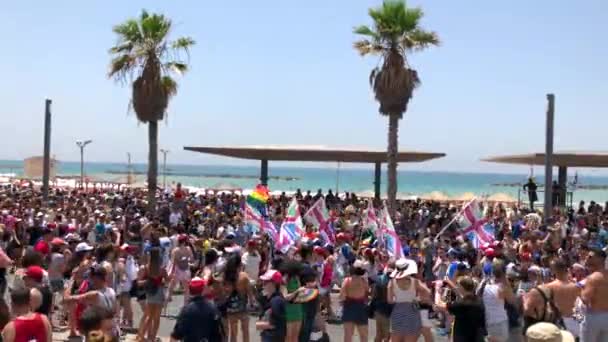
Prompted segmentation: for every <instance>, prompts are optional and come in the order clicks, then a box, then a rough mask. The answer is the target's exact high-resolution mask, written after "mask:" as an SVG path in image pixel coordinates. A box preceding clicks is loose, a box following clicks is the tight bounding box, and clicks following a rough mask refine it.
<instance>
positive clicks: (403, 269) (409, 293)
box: [387, 258, 431, 342]
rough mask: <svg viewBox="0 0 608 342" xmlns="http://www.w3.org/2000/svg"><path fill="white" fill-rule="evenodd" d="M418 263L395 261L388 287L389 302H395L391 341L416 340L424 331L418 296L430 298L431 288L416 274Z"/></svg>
mask: <svg viewBox="0 0 608 342" xmlns="http://www.w3.org/2000/svg"><path fill="white" fill-rule="evenodd" d="M416 274H418V265H417V264H416V262H415V261H414V260H411V259H405V258H401V259H399V260H397V261H396V262H395V270H394V271H393V273H391V278H392V279H391V281H390V282H389V284H388V289H387V302H388V303H389V304H394V306H393V311H392V312H391V341H397V342H415V341H418V337H420V334H421V333H422V320H421V317H420V311H419V307H418V304H417V303H416V298H421V299H424V300H426V299H430V295H431V292H430V291H429V289H428V288H427V287H426V285H424V284H423V283H422V282H420V281H419V280H418V279H416V278H414V276H415V275H416Z"/></svg>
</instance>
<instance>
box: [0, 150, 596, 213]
mask: <svg viewBox="0 0 608 342" xmlns="http://www.w3.org/2000/svg"><path fill="white" fill-rule="evenodd" d="M131 167H132V170H133V171H134V173H135V174H136V175H135V182H143V181H145V179H146V170H147V165H146V164H131ZM404 168H406V167H405V166H403V167H402V169H401V170H399V171H398V191H399V194H401V195H406V196H407V195H423V194H427V193H430V192H433V191H440V192H442V193H444V194H446V195H448V196H450V197H455V196H458V195H461V194H464V193H468V192H470V193H473V194H475V195H478V196H484V195H491V194H495V193H505V194H508V195H510V196H512V197H513V198H515V199H517V198H518V195H520V196H521V197H522V200H527V199H526V196H525V194H518V190H519V189H520V188H521V187H520V186H514V185H513V184H517V183H525V182H526V181H527V178H528V176H529V175H527V174H523V173H522V174H515V173H512V174H510V173H483V172H453V171H419V170H416V171H414V170H403V169H404ZM127 171H128V164H127V163H120V162H108V163H101V162H87V163H85V174H86V175H87V176H89V177H92V178H94V179H96V180H106V181H119V180H121V181H122V182H124V179H125V176H126V174H127ZM0 174H15V175H17V176H22V175H23V161H17V160H0ZM57 175H58V176H79V175H80V162H73V161H59V162H58V166H57ZM259 175H260V167H259V166H253V165H229V164H227V165H185V164H167V175H166V182H167V185H172V184H175V183H177V182H180V183H182V184H183V185H186V186H192V187H198V188H213V187H216V186H218V185H230V186H237V187H240V188H243V189H250V188H253V187H255V185H256V184H257V183H258V178H259ZM269 176H270V179H269V184H268V186H269V188H270V190H272V191H274V190H281V191H296V190H297V189H301V190H302V191H307V190H311V191H313V192H316V191H317V189H322V190H323V191H327V190H328V189H331V190H332V191H334V192H335V191H336V189H337V190H338V191H339V192H344V191H348V192H355V193H361V192H368V191H373V189H374V185H373V181H374V169H373V166H370V167H368V168H362V167H356V168H353V167H340V168H338V167H336V166H334V167H330V166H325V167H320V166H317V167H310V166H308V165H307V166H305V167H301V166H289V167H286V166H272V163H270V165H269ZM534 176H535V179H536V181H537V183H538V184H539V185H542V183H543V181H544V180H543V175H542V174H535V175H534ZM569 176H570V177H569V181H572V180H573V178H574V175H569ZM554 177H557V174H556V173H554ZM385 182H386V169H385V168H383V170H382V184H381V191H382V192H383V193H384V192H385V191H386V183H385ZM158 184H159V185H162V184H163V165H162V163H159V177H158ZM578 184H579V185H595V186H599V185H608V177H607V176H597V175H579V176H578ZM539 197H541V196H539ZM580 200H585V201H590V200H594V201H597V202H600V203H604V202H605V201H607V200H608V190H607V189H597V190H596V189H594V190H590V189H575V190H574V191H573V203H577V202H578V201H580Z"/></svg>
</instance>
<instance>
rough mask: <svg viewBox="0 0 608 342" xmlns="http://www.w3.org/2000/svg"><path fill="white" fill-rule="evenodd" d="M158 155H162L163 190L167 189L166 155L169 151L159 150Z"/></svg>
mask: <svg viewBox="0 0 608 342" xmlns="http://www.w3.org/2000/svg"><path fill="white" fill-rule="evenodd" d="M160 153H162V154H163V189H167V153H169V150H166V149H163V148H161V149H160Z"/></svg>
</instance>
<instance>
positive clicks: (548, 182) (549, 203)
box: [543, 94, 555, 219]
mask: <svg viewBox="0 0 608 342" xmlns="http://www.w3.org/2000/svg"><path fill="white" fill-rule="evenodd" d="M554 115H555V95H553V94H547V122H546V128H545V204H544V208H543V210H544V213H543V214H544V216H545V219H546V218H548V217H551V214H552V210H553V191H552V190H553V121H554V119H555V118H554Z"/></svg>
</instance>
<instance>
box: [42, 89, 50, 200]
mask: <svg viewBox="0 0 608 342" xmlns="http://www.w3.org/2000/svg"><path fill="white" fill-rule="evenodd" d="M51 103H52V101H51V100H50V99H46V100H45V105H44V162H43V165H42V199H43V200H44V202H45V203H46V201H47V200H48V199H49V178H50V173H51Z"/></svg>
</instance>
